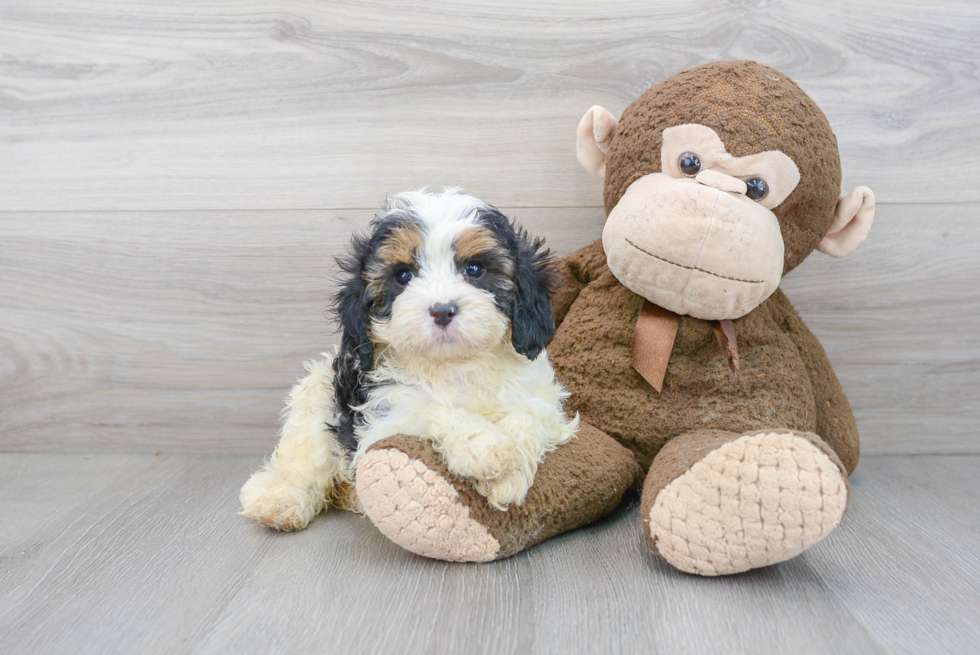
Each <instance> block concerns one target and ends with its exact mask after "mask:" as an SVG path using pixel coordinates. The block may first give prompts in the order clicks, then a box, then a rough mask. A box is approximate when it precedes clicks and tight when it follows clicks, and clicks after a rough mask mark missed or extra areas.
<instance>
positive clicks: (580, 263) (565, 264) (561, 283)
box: [551, 239, 606, 328]
mask: <svg viewBox="0 0 980 655" xmlns="http://www.w3.org/2000/svg"><path fill="white" fill-rule="evenodd" d="M605 262H606V255H605V253H604V252H603V251H602V240H601V239H599V240H596V241H594V242H592V243H590V244H589V245H587V246H585V247H584V248H579V249H578V250H576V251H575V252H573V253H572V254H571V255H567V256H565V257H562V258H561V259H558V260H556V261H555V263H554V265H553V268H552V285H553V287H554V290H553V291H552V293H551V304H552V307H554V312H555V327H556V328H557V327H558V326H560V325H561V322H562V321H563V320H565V315H566V314H568V310H569V309H571V307H572V303H574V302H575V299H576V298H578V295H579V294H580V293H581V292H582V289H584V288H585V287H586V286H587V285H588V284H589V282H591V281H592V280H594V279H595V277H596V273H597V270H598V267H600V266H604V265H605Z"/></svg>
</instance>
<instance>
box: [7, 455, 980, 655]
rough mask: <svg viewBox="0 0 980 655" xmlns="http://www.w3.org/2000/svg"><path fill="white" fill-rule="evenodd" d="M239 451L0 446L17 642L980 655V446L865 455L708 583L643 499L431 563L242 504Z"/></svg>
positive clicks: (360, 526)
mask: <svg viewBox="0 0 980 655" xmlns="http://www.w3.org/2000/svg"><path fill="white" fill-rule="evenodd" d="M255 465H256V461H255V458H253V457H242V456H211V457H208V456H180V455H161V456H158V457H154V456H152V455H115V454H100V455H91V456H84V455H69V454H66V455H46V454H7V455H0V493H2V495H3V498H4V502H3V503H2V505H0V526H2V529H0V651H2V652H4V653H67V652H72V653H93V654H107V653H143V654H150V653H176V652H187V653H268V652H289V653H322V652H333V653H387V652H410V653H423V652H424V653H448V652H466V653H471V652H472V653H476V652H482V653H531V652H534V653H562V654H565V653H569V654H571V653H599V652H606V653H638V652H649V653H684V652H690V653H724V654H726V655H731V654H732V653H824V652H833V653H882V652H890V653H976V652H977V648H978V644H980V620H978V619H980V561H978V558H977V548H978V545H980V522H978V519H977V511H976V501H977V498H978V497H980V476H978V475H977V473H978V472H980V457H977V456H918V457H909V456H877V457H868V458H865V460H864V461H863V462H862V463H861V466H860V467H859V469H858V472H857V474H856V475H855V476H854V478H853V485H854V496H853V500H852V502H851V506H850V509H849V512H848V514H847V516H846V517H845V519H844V522H843V524H842V526H841V527H840V528H839V529H838V530H836V531H835V532H833V533H832V534H831V536H830V537H829V538H828V539H827V540H825V541H824V542H823V543H821V544H819V545H818V546H816V547H815V548H813V549H811V550H810V551H808V552H807V553H806V554H805V555H803V556H801V557H799V558H797V559H795V560H792V561H790V562H787V563H784V564H781V565H777V566H774V567H770V568H767V569H762V570H757V571H754V572H752V573H749V574H747V575H742V576H737V577H731V578H722V579H707V578H698V577H694V576H689V575H685V574H682V573H678V572H677V571H675V570H673V569H671V568H670V567H669V566H667V565H665V564H663V563H661V562H659V561H658V560H657V559H656V558H655V557H654V556H653V555H652V554H651V551H650V550H649V549H648V548H647V546H646V543H645V541H644V540H643V536H642V532H641V529H640V526H639V517H638V510H637V506H636V504H635V502H634V503H633V504H630V505H628V506H626V507H624V508H623V509H621V510H620V511H619V512H617V513H616V514H615V515H614V516H612V517H611V518H609V519H607V520H605V521H602V522H600V523H598V524H595V525H593V526H590V527H588V528H586V529H583V530H579V531H577V532H574V533H571V534H568V535H565V536H562V537H560V538H557V539H553V540H551V541H548V542H545V543H544V544H541V545H540V546H537V547H535V548H533V549H531V550H529V551H526V552H524V553H521V554H518V555H516V556H515V557H512V558H511V559H508V560H505V561H502V562H496V563H491V564H485V565H458V564H447V563H443V562H435V561H432V560H426V559H423V558H420V557H416V556H414V555H411V554H409V553H407V552H406V551H403V550H401V549H399V548H398V547H397V546H394V545H393V544H391V543H390V542H388V541H386V540H385V538H384V537H382V536H381V534H380V533H378V532H377V531H376V530H375V528H374V526H372V525H371V523H370V522H369V521H367V520H366V519H363V518H361V517H358V516H356V515H353V514H348V513H342V512H334V513H329V514H326V515H323V516H321V517H320V518H318V519H317V520H316V521H315V522H314V523H313V524H312V526H311V527H310V528H309V529H307V530H306V531H303V532H299V533H294V534H280V533H275V532H272V531H269V530H267V529H265V528H261V527H259V526H256V525H253V524H251V523H249V522H247V521H246V520H245V519H243V518H242V517H239V516H237V515H236V514H235V510H236V496H237V489H238V486H239V485H240V484H241V482H242V480H243V479H244V478H245V477H246V475H247V474H248V473H249V471H250V470H251V469H252V468H253V467H254V466H255Z"/></svg>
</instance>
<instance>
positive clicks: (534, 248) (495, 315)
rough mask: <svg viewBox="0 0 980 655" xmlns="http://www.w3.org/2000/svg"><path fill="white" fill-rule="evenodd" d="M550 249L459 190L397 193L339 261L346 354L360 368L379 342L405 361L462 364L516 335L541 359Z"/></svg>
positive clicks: (546, 337) (518, 345) (548, 333)
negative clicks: (346, 276)
mask: <svg viewBox="0 0 980 655" xmlns="http://www.w3.org/2000/svg"><path fill="white" fill-rule="evenodd" d="M547 266H548V252H547V251H546V250H543V249H542V241H540V240H533V239H531V238H530V237H529V236H528V235H527V233H526V232H524V230H523V229H521V228H520V227H518V226H516V225H514V224H513V223H511V222H510V221H509V220H508V219H507V218H506V217H505V216H504V215H503V214H501V213H500V212H499V211H498V210H497V209H495V208H493V207H491V206H489V205H487V204H485V203H483V202H482V201H480V200H479V199H477V198H475V197H473V196H471V195H468V194H465V193H463V192H461V191H459V190H457V189H448V190H446V191H444V192H442V193H438V194H434V193H425V192H410V193H403V194H399V195H397V196H395V197H394V198H392V199H391V200H390V201H389V203H388V205H387V207H386V208H385V210H384V211H383V212H381V213H380V214H379V215H378V216H377V217H376V218H375V219H374V221H373V222H372V223H371V233H370V234H369V235H367V236H363V237H355V238H354V240H353V241H352V243H351V252H350V255H349V257H348V258H347V259H345V260H342V261H341V268H342V270H343V271H344V272H346V273H347V274H348V276H349V277H348V279H347V280H346V282H345V284H344V286H343V288H342V290H341V292H340V294H339V296H338V299H337V310H338V314H339V318H340V323H341V326H342V329H343V337H342V342H341V351H342V353H343V352H344V351H347V352H349V353H350V354H351V356H353V357H354V358H355V359H356V360H357V362H358V364H359V367H360V369H361V370H368V369H370V368H371V366H372V362H373V356H374V350H375V347H376V346H383V347H387V348H390V349H392V350H393V351H394V354H395V355H397V356H398V357H399V358H405V359H425V360H429V361H440V362H448V361H464V360H468V359H473V358H476V357H479V356H481V355H482V354H484V353H486V351H487V350H489V349H491V348H493V347H495V346H497V345H498V344H500V343H501V342H502V341H504V340H505V339H507V338H508V335H509V337H510V340H511V343H512V344H513V346H514V349H515V350H516V351H517V352H518V353H520V354H522V355H525V356H527V357H528V358H529V359H534V358H535V357H537V356H538V353H540V352H541V350H542V349H543V348H544V347H545V345H547V343H548V342H549V341H550V340H551V337H552V336H553V335H554V329H555V328H554V321H553V319H552V311H551V302H550V300H549V292H550V280H549V277H548V274H547Z"/></svg>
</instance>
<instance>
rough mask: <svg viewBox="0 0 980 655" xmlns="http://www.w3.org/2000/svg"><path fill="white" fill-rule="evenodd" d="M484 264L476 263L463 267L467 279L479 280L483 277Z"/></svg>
mask: <svg viewBox="0 0 980 655" xmlns="http://www.w3.org/2000/svg"><path fill="white" fill-rule="evenodd" d="M483 270H484V269H483V264H478V263H476V262H470V263H469V264H467V265H466V266H464V267H463V275H465V276H466V277H472V278H478V277H480V276H481V275H483Z"/></svg>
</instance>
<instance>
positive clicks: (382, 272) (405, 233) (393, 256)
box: [364, 224, 424, 298]
mask: <svg viewBox="0 0 980 655" xmlns="http://www.w3.org/2000/svg"><path fill="white" fill-rule="evenodd" d="M423 245H424V244H423V240H422V229H421V227H419V226H418V225H413V224H407V225H399V226H398V227H396V228H393V229H392V230H391V233H390V234H388V236H387V238H385V240H384V242H383V243H382V244H381V245H380V246H378V250H377V252H376V253H375V256H376V259H375V260H374V261H373V262H371V264H370V265H368V267H367V269H366V270H365V271H364V281H365V283H366V284H367V288H368V293H370V294H371V296H373V297H375V298H377V297H379V296H380V295H381V294H382V292H383V291H384V285H385V282H386V280H387V276H388V274H389V271H390V268H391V266H392V265H393V264H407V265H409V266H414V265H415V256H416V254H417V253H418V252H419V251H420V250H421V249H422V246H423Z"/></svg>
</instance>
